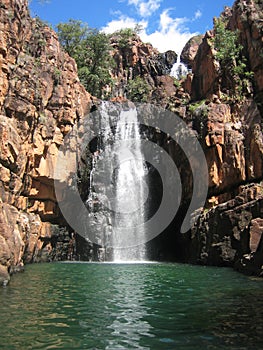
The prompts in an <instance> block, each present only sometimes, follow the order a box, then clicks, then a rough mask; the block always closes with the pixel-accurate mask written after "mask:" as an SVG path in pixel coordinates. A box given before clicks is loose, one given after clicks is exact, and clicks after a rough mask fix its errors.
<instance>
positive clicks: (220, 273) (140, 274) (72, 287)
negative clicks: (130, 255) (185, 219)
mask: <svg viewBox="0 0 263 350" xmlns="http://www.w3.org/2000/svg"><path fill="white" fill-rule="evenodd" d="M262 287H263V281H261V280H257V279H253V278H249V277H246V276H243V275H240V274H238V273H236V272H234V271H232V270H231V269H225V268H212V267H200V266H190V265H181V264H157V263H156V264H147V263H142V264H96V263H94V264H92V263H54V264H39V265H31V266H27V267H26V271H25V272H24V273H23V274H18V275H16V276H13V278H12V280H11V283H10V284H9V285H8V286H7V287H6V288H0V314H1V318H0V348H1V349H10V350H11V349H12V350H13V349H19V350H24V349H25V350H28V349H34V350H35V349H70V350H71V349H80V350H83V349H111V350H116V349H153V350H159V349H165V350H169V349H171V350H174V349H188V350H197V349H198V350H199V349H200V350H203V349H216V350H217V349H251V350H252V349H253V350H255V349H262V348H263V339H262V335H263V317H262V316H263V299H262Z"/></svg>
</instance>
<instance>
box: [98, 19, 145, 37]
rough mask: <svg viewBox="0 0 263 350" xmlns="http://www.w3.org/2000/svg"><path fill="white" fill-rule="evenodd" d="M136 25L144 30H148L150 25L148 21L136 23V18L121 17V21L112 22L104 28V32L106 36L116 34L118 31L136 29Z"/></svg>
mask: <svg viewBox="0 0 263 350" xmlns="http://www.w3.org/2000/svg"><path fill="white" fill-rule="evenodd" d="M136 24H140V25H141V26H142V27H143V28H146V27H147V25H148V23H147V22H146V21H139V22H138V21H136V20H135V19H134V18H131V17H127V16H124V15H121V16H120V18H119V19H116V20H112V21H111V22H109V23H108V24H107V26H106V27H103V28H102V31H103V32H105V33H106V34H110V33H114V32H116V30H120V29H124V28H134V27H135V26H136Z"/></svg>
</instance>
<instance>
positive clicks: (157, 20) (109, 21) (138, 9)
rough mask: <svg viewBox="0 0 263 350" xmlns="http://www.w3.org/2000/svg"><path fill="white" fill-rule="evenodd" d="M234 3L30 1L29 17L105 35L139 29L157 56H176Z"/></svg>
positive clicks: (207, 0) (210, 0)
mask: <svg viewBox="0 0 263 350" xmlns="http://www.w3.org/2000/svg"><path fill="white" fill-rule="evenodd" d="M233 3H234V0H97V1H96V0H95V1H94V0H92V1H88V0H75V1H74V0H49V1H42V2H41V1H39V0H32V1H31V4H30V9H31V14H32V15H33V16H36V15H37V16H39V17H40V18H41V19H43V20H45V21H48V22H50V23H51V24H52V25H53V26H54V27H55V26H56V24H58V23H60V22H66V21H68V20H69V19H70V18H73V19H79V20H82V21H84V22H86V23H88V25H89V26H90V27H95V28H99V29H102V30H104V31H105V32H107V33H110V32H113V31H115V30H118V29H120V28H124V27H134V25H135V24H136V23H140V24H141V25H142V26H143V28H144V29H143V31H142V32H141V35H140V36H141V38H142V40H143V41H145V42H151V43H152V44H153V46H154V47H156V48H158V50H159V51H160V52H164V51H166V50H169V49H170V50H175V51H176V52H180V51H181V50H182V48H183V46H184V44H185V43H186V41H187V40H188V39H189V38H190V37H192V36H193V35H195V34H199V33H205V31H206V30H208V29H211V28H212V25H213V17H215V16H219V14H220V13H221V12H222V11H223V9H224V6H232V5H233Z"/></svg>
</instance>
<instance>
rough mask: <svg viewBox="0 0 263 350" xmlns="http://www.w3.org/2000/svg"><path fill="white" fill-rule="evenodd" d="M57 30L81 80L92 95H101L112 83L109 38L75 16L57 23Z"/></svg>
mask: <svg viewBox="0 0 263 350" xmlns="http://www.w3.org/2000/svg"><path fill="white" fill-rule="evenodd" d="M57 32H58V38H59V41H60V43H61V45H62V46H63V47H64V49H65V50H66V51H67V52H68V54H69V55H70V56H71V57H73V58H74V59H75V60H76V62H77V66H78V73H79V78H80V81H81V83H82V84H83V85H84V86H85V88H86V89H87V90H88V91H89V92H90V93H91V94H92V95H94V96H97V97H102V94H103V87H105V86H106V85H110V84H111V83H112V79H111V76H110V68H111V67H112V66H113V59H112V58H111V56H110V50H111V47H110V43H109V37H108V36H107V35H106V34H104V33H102V32H100V31H98V30H96V29H92V28H89V27H88V25H87V24H85V23H82V22H81V21H77V20H72V19H71V20H69V22H67V23H60V24H58V26H57Z"/></svg>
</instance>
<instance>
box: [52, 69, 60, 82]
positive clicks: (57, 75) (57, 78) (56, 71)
mask: <svg viewBox="0 0 263 350" xmlns="http://www.w3.org/2000/svg"><path fill="white" fill-rule="evenodd" d="M61 74H62V72H61V70H59V69H58V68H56V67H55V68H54V71H53V77H54V83H55V85H58V84H59V83H60V79H61Z"/></svg>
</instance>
